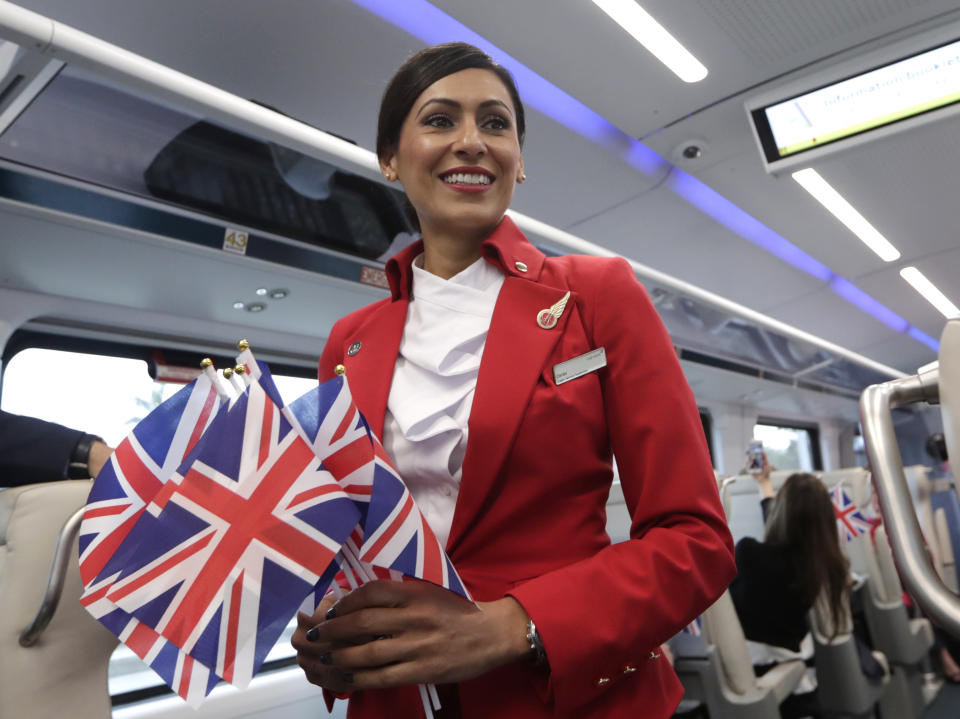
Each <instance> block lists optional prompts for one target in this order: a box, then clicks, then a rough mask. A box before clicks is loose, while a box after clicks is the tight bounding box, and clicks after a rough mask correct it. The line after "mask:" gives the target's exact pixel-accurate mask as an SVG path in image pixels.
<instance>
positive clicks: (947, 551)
mask: <svg viewBox="0 0 960 719" xmlns="http://www.w3.org/2000/svg"><path fill="white" fill-rule="evenodd" d="M903 471H904V475H905V476H906V478H907V486H908V487H909V488H910V494H911V495H912V498H913V506H914V509H915V510H916V513H917V520H918V521H919V522H920V531H921V532H923V538H924V541H926V543H927V548H928V550H929V552H930V558H931V560H932V561H933V568H934V570H935V571H936V572H937V575H938V576H939V577H940V579H941V580H943V583H944V584H946V585H947V587H948V588H949V589H950V590H951V591H952V592H954V593H956V592H957V573H956V568H955V567H954V566H953V547H952V545H951V539H950V532H949V528H948V523H947V521H946V519H947V518H946V514H945V513H943V519H942V520H940V522H939V523H938V521H937V518H936V512H935V510H934V507H933V486H932V483H931V482H930V478H929V473H928V470H927V468H926V467H924V466H923V465H914V466H912V467H904V470H903ZM948 557H949V559H948Z"/></svg>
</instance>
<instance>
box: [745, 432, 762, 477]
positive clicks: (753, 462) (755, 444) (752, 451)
mask: <svg viewBox="0 0 960 719" xmlns="http://www.w3.org/2000/svg"><path fill="white" fill-rule="evenodd" d="M762 471H763V442H761V441H760V440H759V439H755V440H753V441H752V442H750V444H749V445H747V472H749V473H750V474H760V473H761V472H762Z"/></svg>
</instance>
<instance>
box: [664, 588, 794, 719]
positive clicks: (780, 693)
mask: <svg viewBox="0 0 960 719" xmlns="http://www.w3.org/2000/svg"><path fill="white" fill-rule="evenodd" d="M703 634H704V637H705V647H704V649H703V652H702V654H701V655H683V653H682V650H681V651H680V652H678V655H677V659H676V663H675V665H674V668H675V669H676V671H677V676H679V677H680V681H681V682H683V685H684V689H685V690H686V695H685V698H686V699H694V700H698V701H700V702H702V703H704V704H706V705H707V707H708V708H709V710H710V716H711V717H714V718H715V719H765V718H778V717H779V716H780V709H779V707H780V703H781V702H782V701H783V700H784V699H786V698H787V697H788V696H789V695H790V693H791V692H792V691H793V690H794V688H795V687H796V686H797V684H798V683H799V682H800V679H801V678H802V677H803V673H804V669H805V668H806V667H805V665H804V663H803V662H802V661H800V660H795V661H789V662H783V663H781V664H778V665H777V666H775V667H774V668H773V669H771V670H770V671H768V672H767V673H766V674H764V675H763V676H761V677H757V675H756V674H755V673H754V670H753V664H751V662H750V655H749V652H748V650H747V642H746V638H745V637H744V635H743V628H742V627H741V626H740V620H739V618H738V617H737V612H736V609H735V608H734V606H733V600H732V599H731V597H730V592H729V591H726V592H724V593H723V594H722V595H721V597H720V598H719V599H718V600H717V601H716V602H714V604H713V605H712V606H711V607H709V608H708V609H707V610H706V611H705V612H704V613H703ZM674 646H675V647H676V645H674Z"/></svg>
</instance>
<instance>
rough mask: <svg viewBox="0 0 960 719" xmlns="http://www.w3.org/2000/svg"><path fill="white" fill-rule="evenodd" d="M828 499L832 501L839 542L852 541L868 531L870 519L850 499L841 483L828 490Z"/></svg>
mask: <svg viewBox="0 0 960 719" xmlns="http://www.w3.org/2000/svg"><path fill="white" fill-rule="evenodd" d="M830 499H831V501H832V502H833V513H834V516H836V518H837V531H838V532H839V533H840V543H841V544H846V543H848V542H852V541H853V540H854V539H856V538H857V537H859V536H860V535H861V534H866V533H868V532H869V531H870V526H871V524H870V521H869V520H868V519H867V518H866V517H865V516H863V512H862V511H860V509H859V508H858V507H857V505H856V504H855V503H854V502H853V500H852V499H850V496H849V495H848V494H847V493H846V492H845V491H844V489H843V485H840V484H838V485H837V486H836V487H834V488H833V489H831V490H830Z"/></svg>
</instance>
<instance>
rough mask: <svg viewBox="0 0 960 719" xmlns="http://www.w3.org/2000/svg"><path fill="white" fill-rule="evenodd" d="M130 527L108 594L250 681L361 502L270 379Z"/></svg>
mask: <svg viewBox="0 0 960 719" xmlns="http://www.w3.org/2000/svg"><path fill="white" fill-rule="evenodd" d="M179 474H180V475H182V480H181V481H179V482H172V483H170V484H168V485H167V487H166V488H165V491H163V492H162V493H160V494H159V495H158V496H157V497H155V499H154V501H153V502H152V503H151V504H150V506H149V507H148V509H147V512H145V513H144V514H143V515H142V516H141V518H140V520H139V522H138V523H137V526H136V527H135V528H134V529H133V531H131V532H130V534H129V536H128V539H127V541H128V543H129V551H127V552H125V553H124V554H125V562H126V564H127V566H126V568H125V569H124V571H123V572H122V573H121V575H120V576H119V577H118V578H117V579H116V580H115V581H114V582H113V584H112V586H111V587H110V590H109V592H108V593H107V597H106V598H107V599H108V600H109V601H112V602H113V603H115V604H116V605H117V606H119V607H120V608H121V609H124V610H126V611H128V612H129V613H131V614H132V615H133V616H135V617H136V618H138V619H139V620H140V621H141V622H143V623H145V624H148V625H149V626H151V627H153V628H154V629H155V630H156V631H157V632H159V634H160V635H162V636H163V637H165V638H166V639H167V640H169V641H170V642H171V643H173V644H174V645H175V646H177V647H179V648H180V649H182V650H183V651H185V652H187V653H188V654H189V655H190V656H191V657H192V658H193V659H194V660H196V661H197V662H199V663H200V664H202V665H204V666H205V667H207V668H208V669H209V670H210V671H211V672H212V673H214V674H216V675H217V676H219V677H222V678H223V679H225V680H226V681H228V682H231V683H233V684H235V685H237V686H239V687H244V686H246V685H247V684H248V683H249V681H250V679H251V678H252V677H253V675H254V673H255V672H256V671H257V669H258V668H259V667H260V665H261V664H262V663H263V660H264V658H265V657H266V654H267V652H268V651H269V650H270V648H271V647H272V646H273V644H274V643H275V642H276V640H277V638H278V637H279V635H280V633H281V632H282V630H283V628H284V627H285V626H286V625H287V623H288V622H289V621H290V620H291V618H292V617H293V616H294V614H295V612H296V610H297V608H298V607H299V606H300V605H301V603H302V602H303V600H304V598H305V597H306V596H308V595H310V594H311V593H313V592H314V591H316V589H317V588H318V587H317V585H318V583H319V582H320V581H321V578H323V577H324V576H326V577H327V578H328V579H329V574H328V573H327V569H328V567H329V565H330V563H331V561H332V560H333V558H334V556H335V555H336V554H337V553H338V551H339V550H340V547H341V545H342V544H343V542H344V540H345V539H346V538H347V536H348V535H349V534H350V532H351V530H352V529H353V528H354V527H355V526H356V524H357V522H358V520H359V513H358V511H357V510H356V508H355V507H354V505H353V502H352V501H351V500H350V499H349V498H348V497H347V496H346V495H345V494H344V493H343V492H342V491H341V490H340V487H339V485H337V483H336V482H335V481H334V480H333V478H332V477H331V476H330V475H329V473H327V472H326V471H325V470H323V469H322V468H321V467H320V463H319V462H318V461H317V458H316V456H315V455H314V453H313V451H312V449H311V448H310V446H309V445H308V444H306V443H305V442H304V441H303V439H302V438H301V437H300V435H299V433H298V432H297V431H296V430H295V429H294V428H293V427H292V425H291V424H290V423H289V422H288V421H287V420H286V418H284V417H283V415H282V414H281V413H280V410H279V408H278V407H277V406H276V405H275V404H274V403H273V402H272V401H271V400H270V398H269V397H268V396H267V394H266V393H265V392H264V390H263V388H262V386H261V384H260V383H259V382H256V381H255V382H253V383H252V384H251V385H250V386H249V388H248V389H247V391H246V393H245V394H244V395H243V396H241V397H240V399H238V400H237V402H236V403H235V405H234V406H233V407H232V408H231V410H230V411H229V412H227V413H224V414H222V415H221V416H220V417H218V418H217V420H216V422H215V423H214V425H213V426H212V427H211V428H210V430H209V432H208V434H207V436H206V437H205V438H204V442H203V444H202V445H201V446H200V447H199V448H198V450H197V452H196V453H195V455H194V456H193V457H192V461H191V462H190V463H189V467H187V468H185V471H183V470H182V471H181V472H180V473H179Z"/></svg>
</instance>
